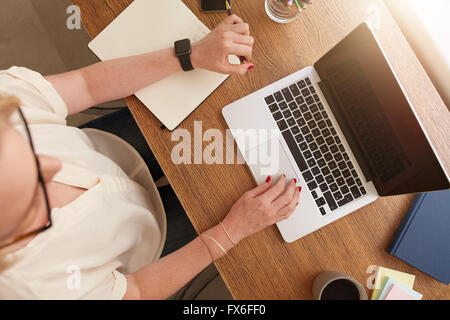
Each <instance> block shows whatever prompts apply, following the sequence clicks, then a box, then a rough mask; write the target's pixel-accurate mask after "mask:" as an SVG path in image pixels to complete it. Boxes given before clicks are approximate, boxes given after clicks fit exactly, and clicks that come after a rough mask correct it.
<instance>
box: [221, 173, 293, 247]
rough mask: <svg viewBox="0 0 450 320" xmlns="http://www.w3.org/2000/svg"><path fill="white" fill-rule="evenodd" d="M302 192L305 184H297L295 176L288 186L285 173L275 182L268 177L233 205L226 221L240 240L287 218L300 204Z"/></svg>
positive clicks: (229, 229) (234, 239)
mask: <svg viewBox="0 0 450 320" xmlns="http://www.w3.org/2000/svg"><path fill="white" fill-rule="evenodd" d="M300 191H301V187H298V186H296V181H295V179H293V180H291V181H290V182H289V184H288V185H287V186H286V176H285V175H282V176H281V177H280V178H279V179H278V181H277V182H276V183H275V184H273V179H272V178H271V177H268V178H267V180H266V181H265V182H264V183H262V184H261V185H259V186H257V187H256V188H255V189H253V190H250V191H248V192H246V193H245V194H244V195H243V196H242V197H241V198H240V199H239V200H238V201H237V202H236V203H235V204H234V205H233V207H232V208H231V210H230V212H229V213H228V215H227V216H226V217H225V219H224V220H223V222H222V224H223V226H224V227H225V229H226V230H227V231H228V233H229V235H230V237H231V239H232V240H233V241H234V242H235V243H238V242H239V241H240V240H242V239H244V238H245V237H247V236H249V235H251V234H253V233H256V232H258V231H260V230H263V229H265V228H266V227H268V226H271V225H272V224H274V223H277V222H279V221H282V220H284V219H287V218H288V217H289V216H290V215H291V214H292V213H293V212H294V209H295V207H296V206H297V205H298V199H299V197H300Z"/></svg>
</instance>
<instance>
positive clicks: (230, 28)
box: [191, 14, 254, 75]
mask: <svg viewBox="0 0 450 320" xmlns="http://www.w3.org/2000/svg"><path fill="white" fill-rule="evenodd" d="M253 43H254V39H253V37H252V36H250V31H249V26H248V24H246V23H244V21H243V20H242V19H241V18H239V17H238V16H237V15H234V14H233V15H231V16H228V17H227V18H226V19H225V20H224V21H223V22H222V23H221V24H220V25H218V26H217V27H216V28H215V29H214V30H213V31H211V33H209V34H208V35H207V36H206V37H204V38H203V39H202V40H200V41H199V42H196V43H194V44H193V45H192V53H191V60H192V65H193V67H194V68H196V69H206V70H209V71H214V72H219V73H223V74H231V73H237V74H241V75H243V74H245V73H246V72H247V71H248V70H250V69H252V68H253V67H254V65H253V64H252V63H250V62H249V61H250V59H251V58H252V50H253ZM229 55H236V56H243V57H245V59H246V62H245V63H243V64H231V63H230V62H229V61H228V56H229Z"/></svg>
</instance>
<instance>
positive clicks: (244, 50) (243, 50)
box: [227, 43, 252, 61]
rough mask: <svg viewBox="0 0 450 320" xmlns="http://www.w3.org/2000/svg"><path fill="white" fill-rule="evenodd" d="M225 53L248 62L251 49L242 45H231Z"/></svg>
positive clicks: (250, 56)
mask: <svg viewBox="0 0 450 320" xmlns="http://www.w3.org/2000/svg"><path fill="white" fill-rule="evenodd" d="M227 53H228V54H234V55H237V56H241V57H245V59H246V60H247V61H250V59H251V58H252V47H250V46H246V45H243V44H238V43H233V45H232V46H231V47H230V49H229V51H228V52H227Z"/></svg>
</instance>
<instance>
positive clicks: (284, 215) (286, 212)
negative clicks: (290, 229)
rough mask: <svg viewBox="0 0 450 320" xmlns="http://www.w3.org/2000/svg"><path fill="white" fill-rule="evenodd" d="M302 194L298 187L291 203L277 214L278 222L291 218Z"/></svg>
mask: <svg viewBox="0 0 450 320" xmlns="http://www.w3.org/2000/svg"><path fill="white" fill-rule="evenodd" d="M300 192H301V188H300V187H296V188H295V192H294V195H293V197H292V199H291V201H290V202H289V203H287V204H286V205H285V206H284V207H283V208H281V209H280V210H279V211H278V212H277V213H276V222H279V221H283V220H285V219H287V218H289V217H290V216H291V214H292V213H293V212H294V210H295V208H296V207H297V205H298V201H299V199H300Z"/></svg>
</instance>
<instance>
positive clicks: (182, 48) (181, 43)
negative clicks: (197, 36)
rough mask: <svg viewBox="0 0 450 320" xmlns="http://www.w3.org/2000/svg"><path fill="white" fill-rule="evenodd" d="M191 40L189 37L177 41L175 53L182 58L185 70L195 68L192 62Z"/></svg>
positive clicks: (181, 61)
mask: <svg viewBox="0 0 450 320" xmlns="http://www.w3.org/2000/svg"><path fill="white" fill-rule="evenodd" d="M191 52H192V49H191V41H190V40H189V39H183V40H178V41H176V42H175V55H176V56H177V57H178V59H179V60H180V63H181V66H182V67H183V70H184V71H190V70H194V67H193V66H192V62H191Z"/></svg>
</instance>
